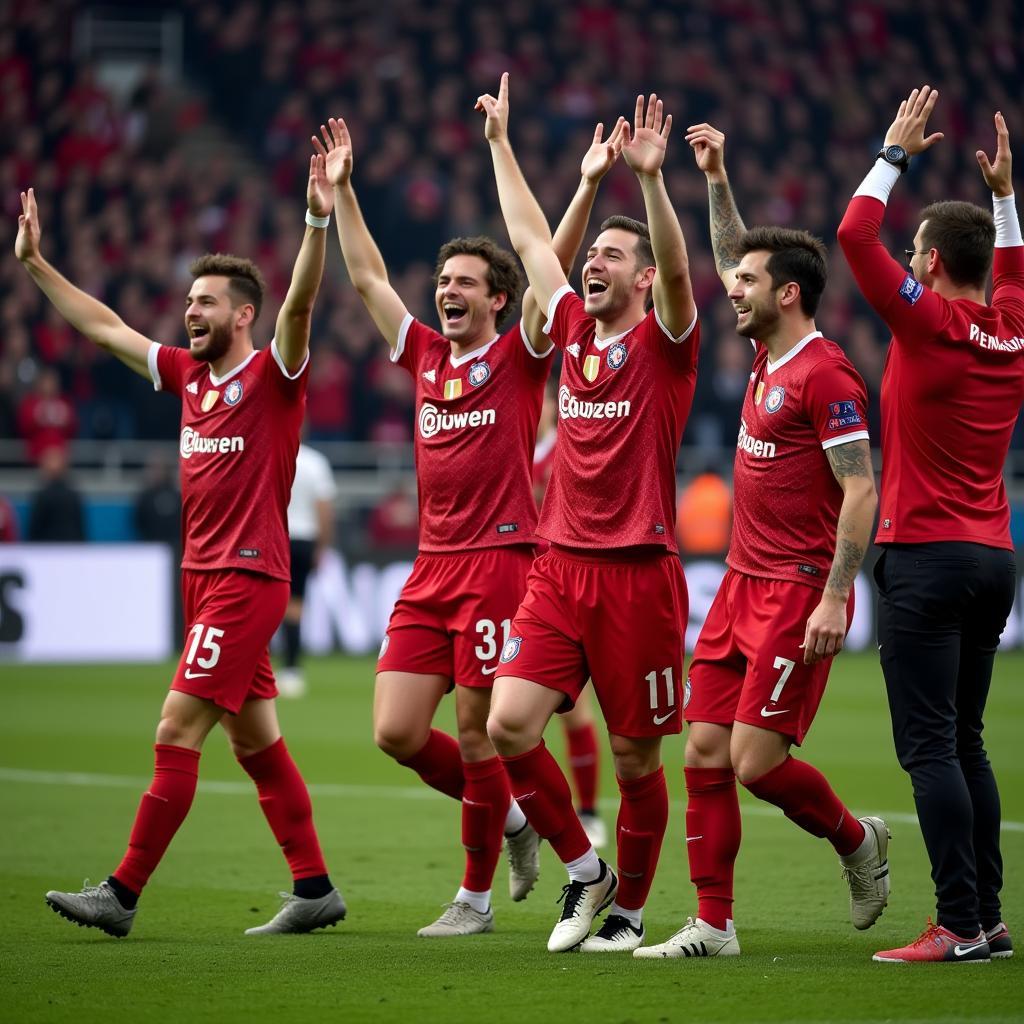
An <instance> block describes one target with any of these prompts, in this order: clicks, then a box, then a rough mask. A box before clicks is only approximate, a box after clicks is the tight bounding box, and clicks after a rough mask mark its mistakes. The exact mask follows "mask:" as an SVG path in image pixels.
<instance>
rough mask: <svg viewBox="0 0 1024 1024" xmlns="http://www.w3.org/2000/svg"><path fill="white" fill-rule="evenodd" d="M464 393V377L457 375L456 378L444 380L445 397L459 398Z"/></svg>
mask: <svg viewBox="0 0 1024 1024" xmlns="http://www.w3.org/2000/svg"><path fill="white" fill-rule="evenodd" d="M461 394H462V378H461V377H456V378H455V380H446V381H445V382H444V397H445V398H458V397H459V395H461Z"/></svg>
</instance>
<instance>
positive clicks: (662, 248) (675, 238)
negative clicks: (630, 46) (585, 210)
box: [622, 93, 697, 337]
mask: <svg viewBox="0 0 1024 1024" xmlns="http://www.w3.org/2000/svg"><path fill="white" fill-rule="evenodd" d="M671 131H672V115H671V114H669V115H668V116H667V117H665V114H664V107H663V104H662V102H661V100H659V99H658V97H657V96H656V95H655V94H654V93H651V95H650V97H649V98H648V100H647V112H646V115H645V113H644V98H643V96H637V98H636V113H635V115H634V118H633V129H632V131H630V128H629V124H628V123H627V124H624V125H623V142H622V156H623V159H624V160H625V161H626V163H628V164H629V166H630V167H632V168H633V171H634V173H635V174H636V176H637V179H638V180H639V182H640V188H641V190H642V192H643V195H644V206H645V208H646V210H647V226H648V228H649V229H650V232H651V248H652V249H653V250H654V262H655V265H656V267H657V268H658V272H657V273H656V274H655V276H654V308H655V310H656V311H657V313H658V316H659V317H660V319H661V322H662V323H663V324H664V325H665V327H666V328H667V329H668V330H669V332H670V333H671V334H672V336H673V337H678V336H679V335H681V334H682V333H683V332H684V331H686V330H687V329H688V328H689V327H690V326H691V325H692V324H693V321H694V318H695V317H696V315H697V307H696V306H695V305H694V302H693V287H692V286H691V284H690V260H689V257H688V256H687V255H686V242H685V241H684V240H683V230H682V228H681V227H680V226H679V218H678V217H677V216H676V212H675V210H673V209H672V203H671V202H670V201H669V198H668V192H666V191H665V179H664V177H663V176H662V173H661V168H662V165H663V164H664V162H665V152H666V150H667V147H668V137H669V133H670V132H671Z"/></svg>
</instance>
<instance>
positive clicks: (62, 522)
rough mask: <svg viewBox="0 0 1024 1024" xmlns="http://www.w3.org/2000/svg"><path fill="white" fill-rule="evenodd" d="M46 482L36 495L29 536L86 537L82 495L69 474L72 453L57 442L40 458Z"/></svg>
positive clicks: (46, 538)
mask: <svg viewBox="0 0 1024 1024" xmlns="http://www.w3.org/2000/svg"><path fill="white" fill-rule="evenodd" d="M39 472H40V475H41V477H42V484H41V486H40V487H39V490H37V491H36V493H35V494H34V495H33V496H32V505H31V507H30V509H29V515H28V539H29V540H30V541H35V542H37V543H52V542H56V541H84V540H85V526H84V519H83V516H82V499H81V496H80V495H79V493H78V491H76V490H75V488H74V486H73V485H72V483H71V481H70V479H69V478H68V455H67V451H66V449H64V448H61V447H58V446H54V447H51V448H47V449H46V450H45V451H43V452H42V454H41V456H40V459H39Z"/></svg>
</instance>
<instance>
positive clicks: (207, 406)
mask: <svg viewBox="0 0 1024 1024" xmlns="http://www.w3.org/2000/svg"><path fill="white" fill-rule="evenodd" d="M218 398H220V392H219V391H207V392H206V394H205V395H203V400H202V402H201V403H200V405H199V407H200V408H201V409H202V410H203V412H209V411H210V410H211V409H212V408H213V406H214V403H215V402H216V401H217V399H218Z"/></svg>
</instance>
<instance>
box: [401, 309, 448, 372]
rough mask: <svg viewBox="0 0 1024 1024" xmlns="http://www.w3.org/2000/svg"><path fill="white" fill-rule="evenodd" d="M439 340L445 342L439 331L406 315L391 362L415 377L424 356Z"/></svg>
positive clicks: (408, 314) (410, 315)
mask: <svg viewBox="0 0 1024 1024" xmlns="http://www.w3.org/2000/svg"><path fill="white" fill-rule="evenodd" d="M438 338H441V340H442V341H443V340H444V338H443V336H442V335H440V334H438V332H437V331H435V330H433V329H432V328H430V327H428V326H427V325H426V324H425V323H422V322H421V321H420V320H417V319H415V317H413V316H412V314H410V313H406V315H405V319H404V320H402V324H401V326H400V327H399V328H398V341H397V342H396V343H395V347H394V349H393V350H392V352H391V362H393V363H397V364H398V365H399V366H401V367H402V368H403V369H404V370H407V371H408V372H409V373H411V374H412V375H413V376H414V377H415V376H416V374H417V372H418V367H419V365H420V361H421V360H422V359H423V356H424V354H425V353H426V352H427V350H428V349H429V347H430V345H431V344H432V343H433V342H434V341H436V340H437V339H438Z"/></svg>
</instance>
